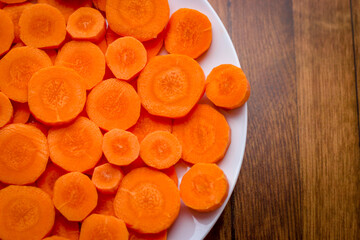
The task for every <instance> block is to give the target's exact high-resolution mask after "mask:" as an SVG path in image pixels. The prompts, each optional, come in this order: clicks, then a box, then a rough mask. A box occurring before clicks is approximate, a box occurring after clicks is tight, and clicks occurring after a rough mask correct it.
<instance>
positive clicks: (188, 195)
mask: <svg viewBox="0 0 360 240" xmlns="http://www.w3.org/2000/svg"><path fill="white" fill-rule="evenodd" d="M228 190H229V184H228V181H227V179H226V176H225V174H224V172H223V171H222V170H221V169H220V168H219V167H218V166H217V165H216V164H214V163H197V164H195V165H194V166H192V167H191V168H190V170H189V171H187V172H186V173H185V175H184V176H183V178H182V180H181V183H180V196H181V199H182V200H183V202H184V203H185V205H186V206H188V207H190V208H192V209H194V210H197V211H200V212H210V211H213V210H215V209H218V208H219V207H220V206H221V205H222V204H223V203H224V201H225V199H226V196H227V193H228Z"/></svg>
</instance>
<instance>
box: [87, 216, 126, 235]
mask: <svg viewBox="0 0 360 240" xmlns="http://www.w3.org/2000/svg"><path fill="white" fill-rule="evenodd" d="M89 239H94V240H95V239H104V240H105V239H114V240H115V239H116V240H128V239H129V232H128V230H127V228H126V225H125V223H124V221H123V220H121V219H117V218H116V217H113V216H107V215H101V214H91V215H90V216H89V217H87V218H86V219H85V220H84V222H83V223H82V226H81V231H80V240H89Z"/></svg>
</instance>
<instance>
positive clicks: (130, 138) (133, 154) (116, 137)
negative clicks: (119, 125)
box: [102, 129, 140, 166]
mask: <svg viewBox="0 0 360 240" xmlns="http://www.w3.org/2000/svg"><path fill="white" fill-rule="evenodd" d="M102 149H103V152H104V155H105V157H106V159H107V160H108V161H109V162H110V163H112V164H115V165H118V166H126V165H129V164H130V163H132V162H133V161H135V160H136V159H137V158H138V156H139V152H140V144H139V141H138V139H137V137H136V136H135V135H134V134H132V133H130V132H127V131H124V130H121V129H112V130H111V131H109V132H107V133H105V135H104V142H103V146H102Z"/></svg>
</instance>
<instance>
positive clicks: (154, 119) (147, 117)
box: [129, 108, 172, 143]
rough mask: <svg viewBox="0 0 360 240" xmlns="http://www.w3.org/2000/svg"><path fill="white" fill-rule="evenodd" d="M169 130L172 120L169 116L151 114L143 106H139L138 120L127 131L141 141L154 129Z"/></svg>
mask: <svg viewBox="0 0 360 240" xmlns="http://www.w3.org/2000/svg"><path fill="white" fill-rule="evenodd" d="M171 130H172V120H171V119H170V118H164V117H158V116H154V115H151V114H150V113H148V112H147V111H146V110H145V109H144V108H141V112H140V117H139V120H138V121H137V122H136V124H135V125H134V126H133V127H132V128H130V129H129V132H132V133H133V134H135V135H136V136H137V138H138V139H139V142H140V143H141V141H142V140H143V139H144V138H145V137H146V135H148V134H149V133H152V132H155V131H168V132H171Z"/></svg>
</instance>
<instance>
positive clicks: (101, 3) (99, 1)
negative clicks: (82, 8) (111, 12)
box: [93, 0, 106, 12]
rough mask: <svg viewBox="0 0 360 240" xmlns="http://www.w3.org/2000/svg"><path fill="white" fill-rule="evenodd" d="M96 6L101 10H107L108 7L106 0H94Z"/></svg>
mask: <svg viewBox="0 0 360 240" xmlns="http://www.w3.org/2000/svg"><path fill="white" fill-rule="evenodd" d="M93 4H94V6H95V7H96V8H97V9H99V10H100V11H103V12H105V9H106V0H93Z"/></svg>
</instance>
